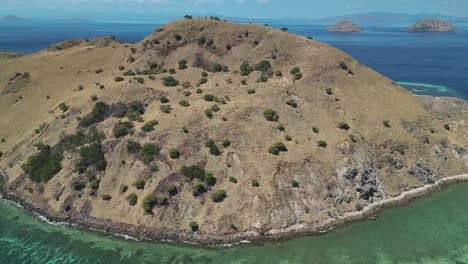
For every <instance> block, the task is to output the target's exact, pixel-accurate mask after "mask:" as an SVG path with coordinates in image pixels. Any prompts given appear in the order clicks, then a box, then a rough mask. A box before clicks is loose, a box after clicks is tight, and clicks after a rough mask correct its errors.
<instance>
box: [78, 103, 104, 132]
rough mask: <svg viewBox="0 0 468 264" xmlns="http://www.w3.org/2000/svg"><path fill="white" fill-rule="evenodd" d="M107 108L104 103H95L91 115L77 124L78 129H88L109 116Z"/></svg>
mask: <svg viewBox="0 0 468 264" xmlns="http://www.w3.org/2000/svg"><path fill="white" fill-rule="evenodd" d="M109 114H110V113H109V106H108V105H107V104H106V103H104V102H96V104H95V105H94V107H93V110H92V111H91V113H89V114H87V115H86V116H84V117H83V118H82V119H81V120H80V123H79V126H80V127H89V126H91V125H93V124H97V123H100V122H102V121H104V120H105V119H106V118H107V117H108V116H109Z"/></svg>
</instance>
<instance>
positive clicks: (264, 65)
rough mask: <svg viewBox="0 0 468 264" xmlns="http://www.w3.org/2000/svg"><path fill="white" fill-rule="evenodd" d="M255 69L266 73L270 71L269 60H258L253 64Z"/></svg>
mask: <svg viewBox="0 0 468 264" xmlns="http://www.w3.org/2000/svg"><path fill="white" fill-rule="evenodd" d="M254 68H255V70H256V71H261V72H262V73H267V72H269V71H271V64H270V62H269V61H267V60H264V61H261V62H259V63H258V64H255V66H254Z"/></svg>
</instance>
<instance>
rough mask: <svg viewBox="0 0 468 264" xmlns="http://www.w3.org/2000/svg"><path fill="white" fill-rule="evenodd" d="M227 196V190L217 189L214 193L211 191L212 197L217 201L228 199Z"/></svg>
mask: <svg viewBox="0 0 468 264" xmlns="http://www.w3.org/2000/svg"><path fill="white" fill-rule="evenodd" d="M226 197H227V194H226V191H225V190H216V191H214V192H213V193H211V199H212V200H213V202H215V203H220V202H222V201H223V200H224V199H226Z"/></svg>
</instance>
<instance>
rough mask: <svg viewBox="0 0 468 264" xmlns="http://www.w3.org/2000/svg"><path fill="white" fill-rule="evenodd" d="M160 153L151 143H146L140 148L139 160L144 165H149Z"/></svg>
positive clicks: (159, 149) (157, 147)
mask: <svg viewBox="0 0 468 264" xmlns="http://www.w3.org/2000/svg"><path fill="white" fill-rule="evenodd" d="M160 151H161V148H160V147H159V146H158V145H156V144H153V143H146V144H144V145H143V146H142V147H141V150H140V159H141V160H142V161H143V162H144V163H146V164H149V163H150V162H151V161H153V160H154V159H155V158H156V156H158V155H159V152H160Z"/></svg>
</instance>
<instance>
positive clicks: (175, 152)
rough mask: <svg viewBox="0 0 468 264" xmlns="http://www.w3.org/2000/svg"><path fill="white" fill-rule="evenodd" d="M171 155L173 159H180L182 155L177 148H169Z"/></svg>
mask: <svg viewBox="0 0 468 264" xmlns="http://www.w3.org/2000/svg"><path fill="white" fill-rule="evenodd" d="M169 157H171V159H178V158H179V157H180V152H179V151H178V150H177V149H171V150H169Z"/></svg>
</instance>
